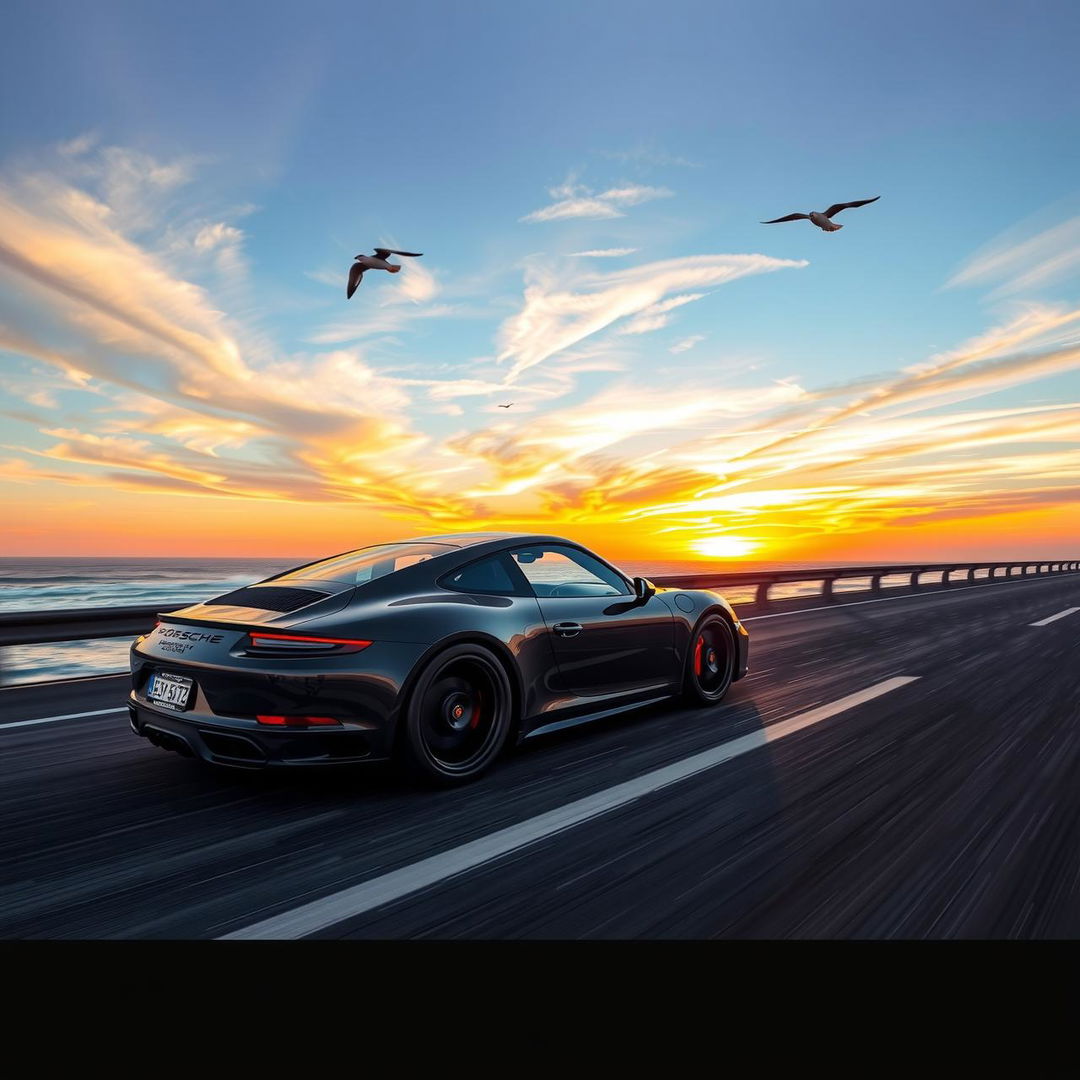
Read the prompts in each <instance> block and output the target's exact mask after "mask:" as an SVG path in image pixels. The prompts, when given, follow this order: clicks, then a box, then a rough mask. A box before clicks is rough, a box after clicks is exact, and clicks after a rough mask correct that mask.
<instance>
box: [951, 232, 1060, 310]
mask: <svg viewBox="0 0 1080 1080" xmlns="http://www.w3.org/2000/svg"><path fill="white" fill-rule="evenodd" d="M1016 231H1017V230H1015V229H1013V230H1010V231H1009V232H1008V233H1006V234H1004V235H1003V236H1001V237H999V238H998V239H996V240H994V241H991V243H990V244H989V245H987V247H985V248H983V250H982V251H979V252H977V253H976V254H975V255H974V256H972V258H971V259H969V260H968V262H967V263H965V264H964V266H962V267H961V268H960V269H959V270H958V271H957V272H956V273H955V274H954V275H953V276H952V277H951V278H950V279H949V280H948V281H947V282H946V288H955V287H957V286H960V285H994V286H995V287H994V290H993V294H994V295H1001V296H1004V295H1009V294H1014V293H1020V292H1031V291H1033V290H1035V289H1039V288H1042V287H1045V286H1047V285H1051V284H1054V283H1056V282H1060V281H1063V280H1065V279H1067V278H1069V277H1073V276H1075V275H1077V274H1080V216H1077V217H1072V218H1070V219H1069V220H1067V221H1063V222H1061V223H1060V224H1057V225H1054V226H1052V227H1050V228H1048V229H1044V230H1043V231H1042V232H1040V233H1038V234H1036V235H1035V236H1031V237H1028V238H1026V239H1022V240H1019V239H1017V238H1016Z"/></svg>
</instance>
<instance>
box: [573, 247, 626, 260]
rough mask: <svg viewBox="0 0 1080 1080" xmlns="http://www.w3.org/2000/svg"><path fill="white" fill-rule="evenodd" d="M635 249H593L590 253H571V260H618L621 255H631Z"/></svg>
mask: <svg viewBox="0 0 1080 1080" xmlns="http://www.w3.org/2000/svg"><path fill="white" fill-rule="evenodd" d="M637 250H638V249H637V248H628V247H621V248H594V249H593V250H592V251H572V252H570V258H571V259H619V258H622V256H623V255H633V254H634V252H635V251H637Z"/></svg>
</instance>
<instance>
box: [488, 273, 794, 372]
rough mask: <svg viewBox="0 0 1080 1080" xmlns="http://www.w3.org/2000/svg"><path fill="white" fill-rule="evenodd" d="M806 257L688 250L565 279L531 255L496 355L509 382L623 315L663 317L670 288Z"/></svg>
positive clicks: (713, 281)
mask: <svg viewBox="0 0 1080 1080" xmlns="http://www.w3.org/2000/svg"><path fill="white" fill-rule="evenodd" d="M807 265H808V263H807V262H805V261H804V260H791V259H774V258H771V257H770V256H767V255H689V256H686V257H684V258H681V259H665V260H661V261H659V262H652V263H645V264H643V265H641V266H637V267H633V268H631V269H626V270H617V271H613V272H611V273H607V274H600V273H591V274H583V275H581V276H579V277H576V278H573V277H571V278H569V279H567V278H566V275H565V271H563V270H561V269H560V268H553V267H550V266H547V265H543V264H540V263H536V262H534V263H533V264H531V265H530V267H529V269H528V270H527V273H526V287H525V302H524V305H523V307H522V309H521V311H520V312H518V313H517V314H516V315H513V316H511V317H510V318H509V319H507V320H506V321H505V322H504V323H503V325H502V328H501V330H500V334H499V340H500V350H499V360H500V361H512V367H511V370H510V374H509V375H508V377H507V378H508V381H511V382H512V381H513V380H514V379H516V378H517V377H518V376H519V375H520V374H521V373H522V372H523V371H527V370H528V369H529V368H531V367H533V366H535V365H536V364H540V363H543V361H545V360H547V359H548V358H549V357H551V356H554V355H555V354H556V353H558V352H561V351H562V350H564V349H567V348H570V347H571V346H573V345H576V344H577V343H578V342H579V341H582V340H584V339H585V338H587V337H589V336H590V335H592V334H596V333H598V332H599V331H601V330H604V329H605V328H607V327H608V326H611V325H612V324H613V323H616V322H618V321H619V320H620V319H625V318H629V317H632V316H635V315H640V314H642V313H643V312H645V311H646V310H647V309H650V308H652V309H654V312H655V314H654V318H656V319H663V318H664V313H663V312H658V311H655V308H656V305H659V304H661V303H663V302H664V301H665V300H667V299H668V297H669V294H671V293H677V292H680V291H681V290H683V289H687V288H695V287H696V288H701V287H707V286H718V285H722V284H724V283H726V282H729V281H734V280H736V279H737V278H740V277H746V276H748V275H751V274H764V273H770V272H771V271H774V270H782V269H787V268H798V267H804V266H807ZM701 295H704V294H701V293H698V294H694V298H695V299H697V298H699V297H700V296H701ZM684 302H686V301H685V300H683V299H682V298H679V303H684Z"/></svg>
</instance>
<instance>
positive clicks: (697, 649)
mask: <svg viewBox="0 0 1080 1080" xmlns="http://www.w3.org/2000/svg"><path fill="white" fill-rule="evenodd" d="M704 644H705V639H704V638H702V637H699V638H698V639H697V644H696V645H695V646H694V674H695V675H700V674H701V647H702V645H704Z"/></svg>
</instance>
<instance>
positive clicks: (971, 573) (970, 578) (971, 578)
mask: <svg viewBox="0 0 1080 1080" xmlns="http://www.w3.org/2000/svg"><path fill="white" fill-rule="evenodd" d="M978 569H979V567H977V566H969V567H968V572H967V580H968V581H974V580H975V571H976V570H978Z"/></svg>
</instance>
